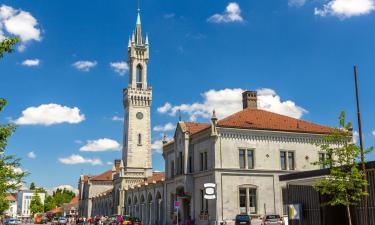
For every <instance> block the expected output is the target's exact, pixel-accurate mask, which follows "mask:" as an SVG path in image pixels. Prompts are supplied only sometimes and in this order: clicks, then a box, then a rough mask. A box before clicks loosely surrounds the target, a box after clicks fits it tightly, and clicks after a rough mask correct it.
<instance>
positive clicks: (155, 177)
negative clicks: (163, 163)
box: [138, 172, 165, 186]
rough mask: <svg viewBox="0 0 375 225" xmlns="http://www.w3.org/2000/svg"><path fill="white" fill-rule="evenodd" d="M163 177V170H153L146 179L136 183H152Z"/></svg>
mask: <svg viewBox="0 0 375 225" xmlns="http://www.w3.org/2000/svg"><path fill="white" fill-rule="evenodd" d="M164 179H165V173H164V172H153V173H152V176H150V177H147V180H146V181H145V182H141V183H139V184H138V185H141V186H142V185H145V184H146V183H147V184H152V183H154V182H156V183H157V182H160V181H162V180H164Z"/></svg>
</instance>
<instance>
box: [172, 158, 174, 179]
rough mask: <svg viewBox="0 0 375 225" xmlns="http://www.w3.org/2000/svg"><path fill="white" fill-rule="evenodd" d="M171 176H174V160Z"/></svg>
mask: <svg viewBox="0 0 375 225" xmlns="http://www.w3.org/2000/svg"><path fill="white" fill-rule="evenodd" d="M171 177H174V161H173V160H172V162H171Z"/></svg>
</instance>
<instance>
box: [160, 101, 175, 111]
mask: <svg viewBox="0 0 375 225" xmlns="http://www.w3.org/2000/svg"><path fill="white" fill-rule="evenodd" d="M171 108H172V105H171V103H169V102H167V103H165V104H164V105H163V106H161V107H159V108H158V109H157V110H158V112H159V113H166V112H168V111H169V110H170V109H171Z"/></svg>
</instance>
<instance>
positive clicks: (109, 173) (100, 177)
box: [90, 170, 112, 181]
mask: <svg viewBox="0 0 375 225" xmlns="http://www.w3.org/2000/svg"><path fill="white" fill-rule="evenodd" d="M90 180H93V181H107V180H112V170H107V171H105V172H104V173H102V174H99V175H96V176H93V177H92V178H90Z"/></svg>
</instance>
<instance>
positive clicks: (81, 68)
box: [73, 60, 98, 72]
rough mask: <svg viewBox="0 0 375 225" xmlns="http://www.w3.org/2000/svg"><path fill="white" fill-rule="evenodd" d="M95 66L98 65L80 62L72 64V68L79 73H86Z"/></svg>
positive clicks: (90, 62) (86, 61)
mask: <svg viewBox="0 0 375 225" xmlns="http://www.w3.org/2000/svg"><path fill="white" fill-rule="evenodd" d="M97 64H98V63H97V62H96V61H88V60H81V61H77V62H75V63H73V67H75V68H76V69H77V70H79V71H84V72H88V71H90V70H91V69H92V68H94V67H95V66H96V65H97Z"/></svg>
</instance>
